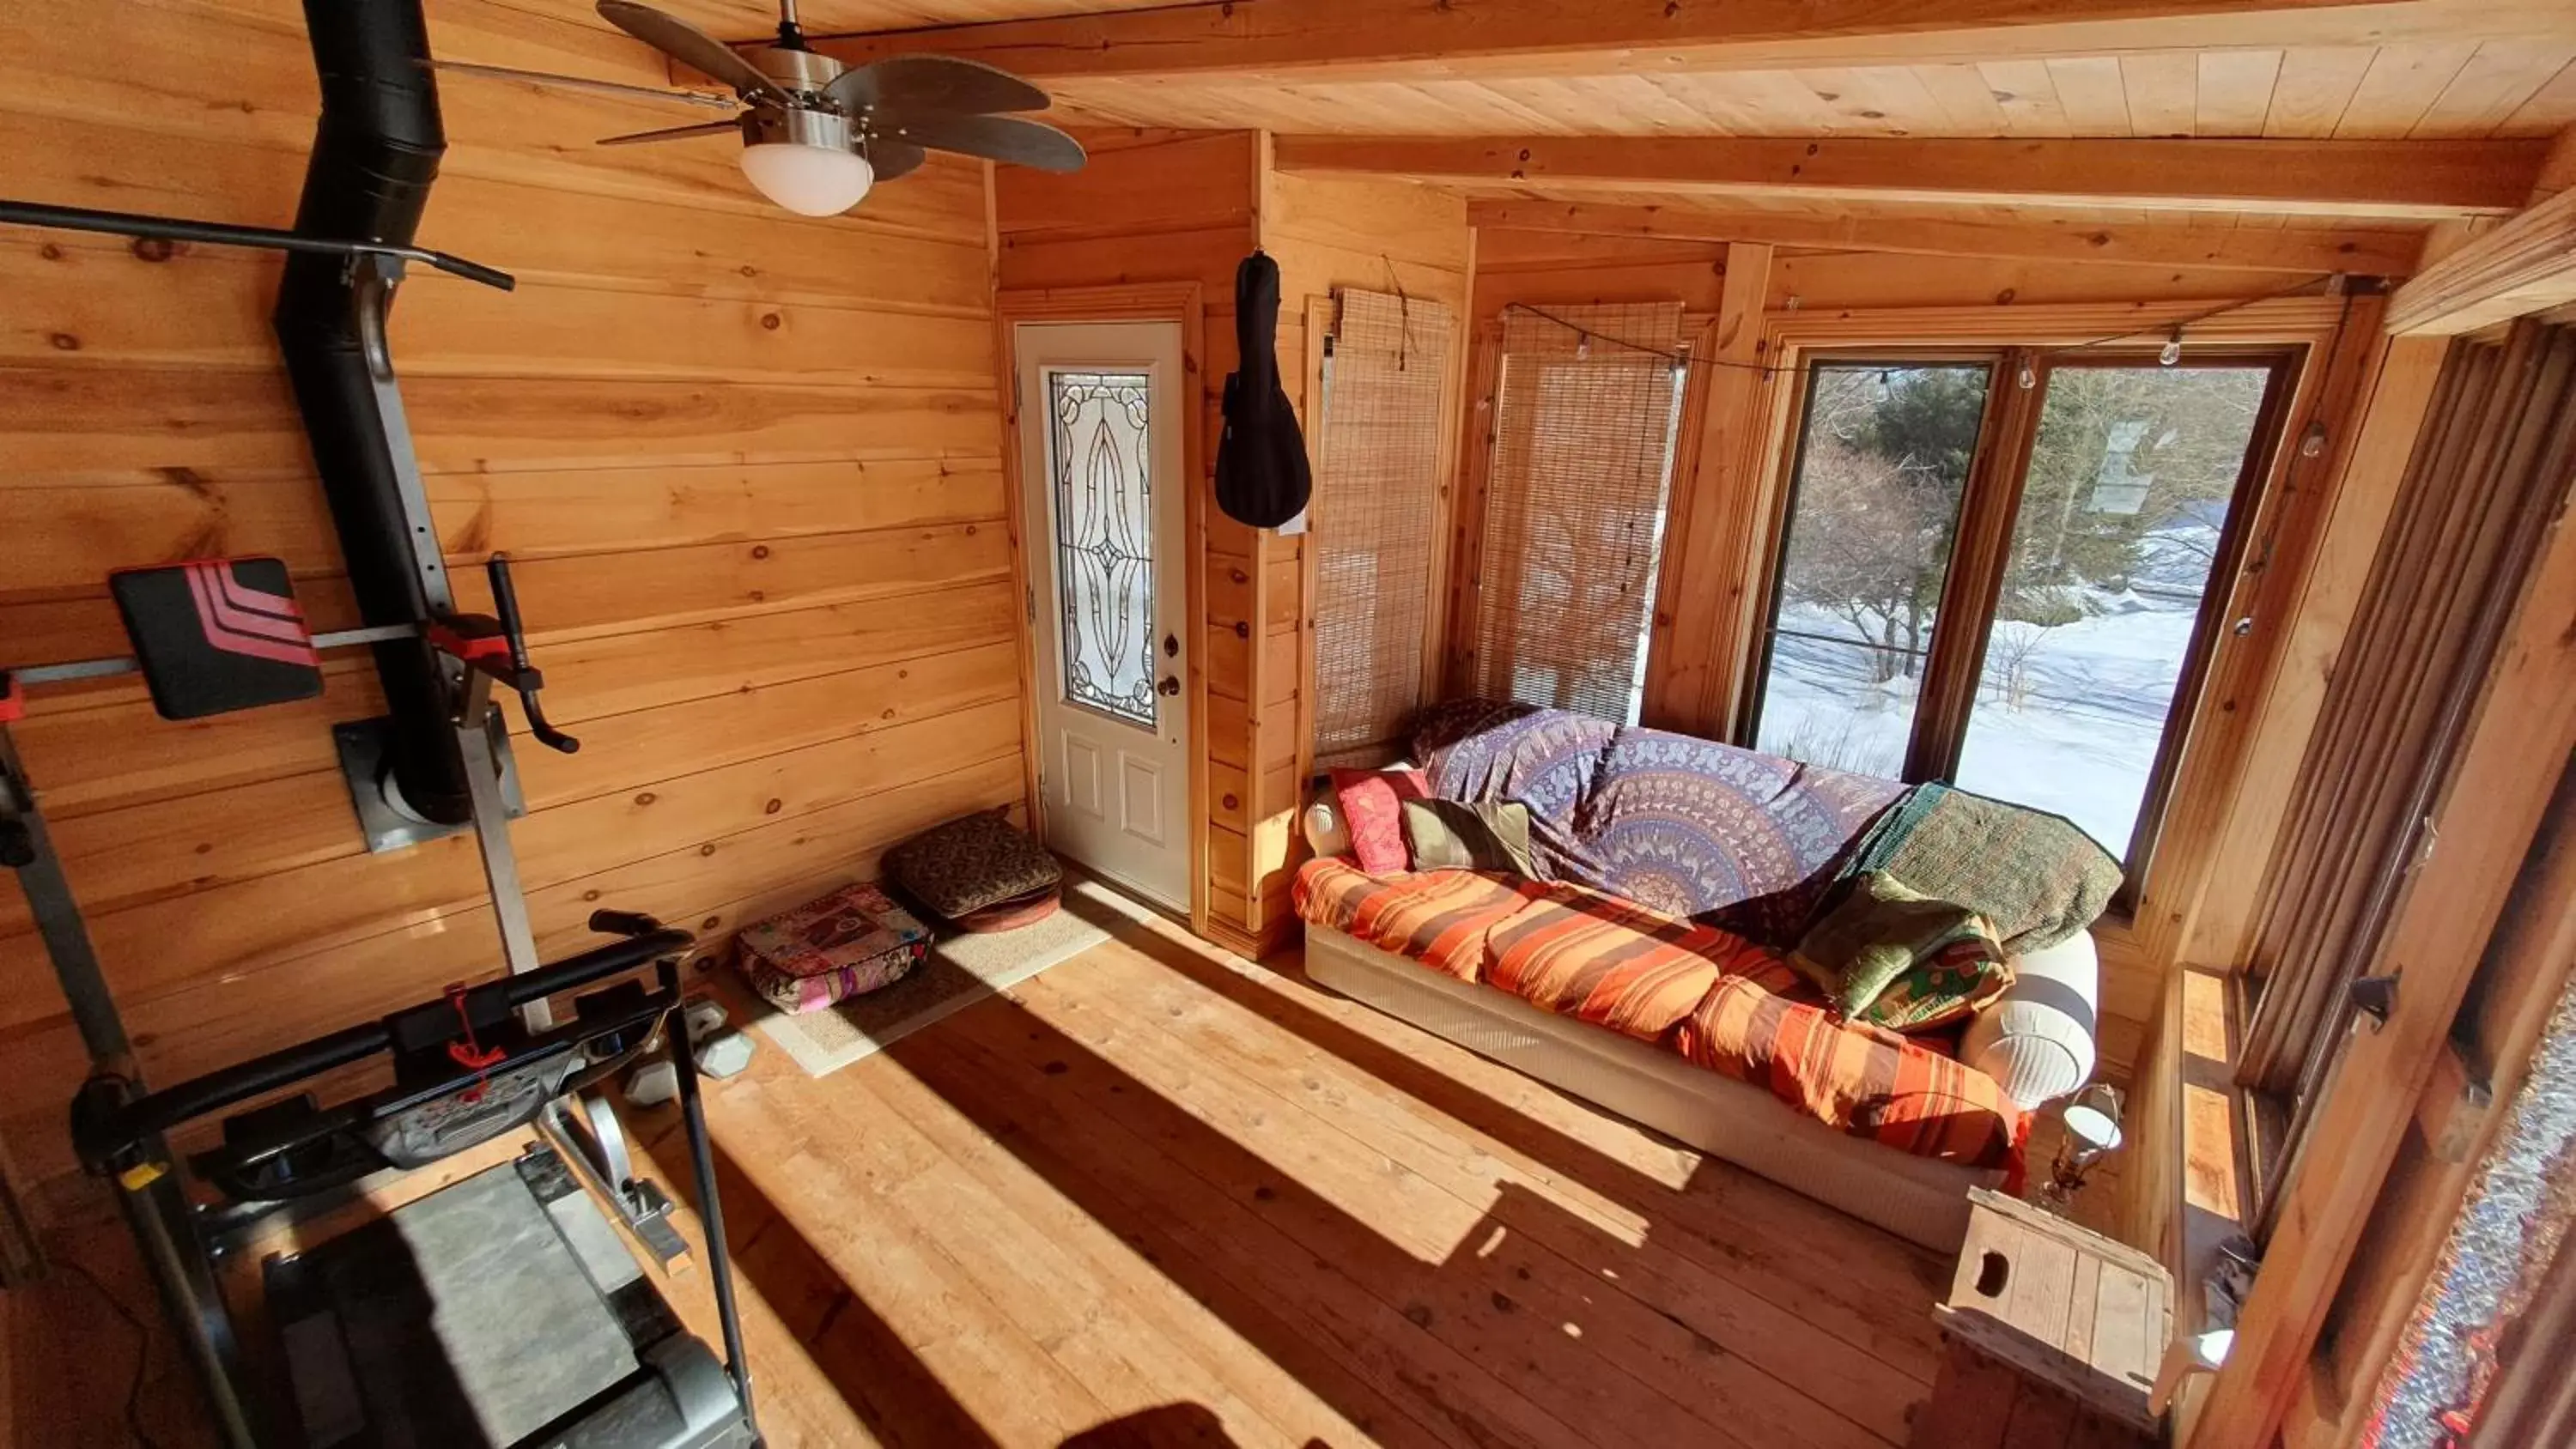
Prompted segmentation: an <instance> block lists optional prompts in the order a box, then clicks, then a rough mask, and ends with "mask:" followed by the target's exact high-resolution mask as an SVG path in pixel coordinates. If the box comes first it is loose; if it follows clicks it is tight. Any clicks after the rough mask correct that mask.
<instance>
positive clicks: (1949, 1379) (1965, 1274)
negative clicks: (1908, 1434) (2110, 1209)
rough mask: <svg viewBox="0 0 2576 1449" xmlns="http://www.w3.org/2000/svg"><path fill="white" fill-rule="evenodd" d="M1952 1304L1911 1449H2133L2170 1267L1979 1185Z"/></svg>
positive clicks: (2145, 1435)
mask: <svg viewBox="0 0 2576 1449" xmlns="http://www.w3.org/2000/svg"><path fill="white" fill-rule="evenodd" d="M1969 1198H1970V1201H1971V1202H1972V1203H1973V1204H1974V1209H1973V1211H1972V1213H1971V1215H1970V1217H1969V1222H1968V1236H1967V1240H1966V1242H1965V1243H1963V1244H1962V1245H1961V1246H1960V1249H1959V1267H1958V1273H1957V1276H1956V1277H1955V1278H1953V1279H1952V1281H1951V1285H1950V1297H1949V1300H1948V1301H1947V1302H1945V1303H1942V1304H1941V1305H1939V1306H1938V1307H1936V1308H1935V1309H1933V1316H1934V1317H1935V1318H1936V1319H1937V1320H1938V1321H1939V1322H1940V1325H1941V1330H1942V1334H1943V1336H1944V1337H1945V1338H1947V1339H1948V1341H1949V1352H1948V1356H1947V1357H1946V1358H1945V1359H1944V1360H1943V1363H1942V1367H1941V1375H1940V1379H1939V1381H1938V1382H1937V1383H1935V1384H1934V1386H1933V1390H1932V1397H1931V1399H1930V1400H1929V1401H1928V1402H1926V1403H1925V1404H1924V1405H1923V1407H1922V1408H1921V1409H1920V1410H1918V1411H1917V1413H1916V1415H1915V1418H1914V1424H1913V1434H1912V1443H1913V1444H1914V1445H1915V1446H1916V1449H1987V1446H2001V1445H2004V1444H2007V1443H2009V1444H2011V1445H2013V1446H2015V1449H2023V1446H2028V1449H2114V1446H2118V1449H2127V1446H2132V1445H2139V1444H2151V1443H2153V1442H2155V1439H2156V1435H2157V1432H2158V1426H2157V1416H2156V1415H2155V1414H2153V1413H2152V1412H2150V1411H2149V1409H2148V1406H2147V1401H2148V1395H2149V1393H2150V1391H2151V1390H2152V1389H2153V1388H2154V1386H2155V1376H2156V1364H2157V1362H2158V1360H2159V1359H2160V1358H2161V1357H2162V1356H2163V1353H2164V1346H2165V1343H2166V1341H2167V1340H2168V1339H2169V1338H2170V1337H2171V1336H2172V1329H2173V1284H2172V1280H2171V1279H2169V1278H2168V1277H2167V1276H2166V1274H2165V1270H2164V1267H2163V1265H2161V1264H2159V1263H2157V1262H2156V1261H2155V1260H2154V1259H2153V1258H2150V1257H2148V1256H2147V1255H2146V1254H2144V1253H2141V1252H2139V1251H2138V1250H2137V1249H2135V1248H2132V1247H2130V1246H2128V1245H2127V1244H2125V1243H2119V1242H2114V1241H2113V1240H2111V1239H2109V1238H2106V1237H2103V1236H2102V1235H2101V1234H2099V1233H2093V1232H2088V1231H2086V1230H2085V1229H2083V1228H2080V1227H2077V1226H2076V1225H2075V1224H2073V1223H2070V1222H2067V1221H2066V1220H2065V1219H2063V1218H2059V1217H2054V1216H2052V1215H2050V1214H2048V1213H2045V1212H2042V1211H2040V1210H2039V1209H2037V1208H2035V1207H2032V1206H2030V1205H2029V1204H2027V1203H2023V1202H2019V1201H2016V1200H2014V1199H2012V1198H2008V1197H2005V1196H2003V1195H2002V1194H2000V1193H1995V1192H1989V1191H1986V1190H1985V1189H1982V1188H1980V1189H1976V1190H1974V1191H1972V1192H1971V1193H1970V1194H1969Z"/></svg>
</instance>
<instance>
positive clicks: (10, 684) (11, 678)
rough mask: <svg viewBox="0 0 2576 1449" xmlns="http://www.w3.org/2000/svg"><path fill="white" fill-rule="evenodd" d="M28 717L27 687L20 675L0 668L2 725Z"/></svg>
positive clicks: (0, 715)
mask: <svg viewBox="0 0 2576 1449" xmlns="http://www.w3.org/2000/svg"><path fill="white" fill-rule="evenodd" d="M26 717H27V687H26V686H25V685H23V684H20V683H19V682H18V676H16V675H14V674H11V673H9V672H8V671H6V670H0V725H13V724H16V723H17V722H18V721H20V720H22V719H25V718H26Z"/></svg>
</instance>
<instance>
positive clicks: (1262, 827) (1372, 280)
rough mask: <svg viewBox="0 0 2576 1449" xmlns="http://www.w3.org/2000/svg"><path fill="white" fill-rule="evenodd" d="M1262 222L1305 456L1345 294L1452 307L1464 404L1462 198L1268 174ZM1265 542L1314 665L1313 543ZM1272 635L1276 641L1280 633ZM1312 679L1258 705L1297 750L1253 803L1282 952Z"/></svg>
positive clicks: (1297, 678)
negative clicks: (1325, 346) (1282, 725)
mask: <svg viewBox="0 0 2576 1449" xmlns="http://www.w3.org/2000/svg"><path fill="white" fill-rule="evenodd" d="M1260 223H1261V232H1260V239H1261V245H1262V248H1263V249H1264V250H1266V251H1268V252H1269V253H1270V255H1271V256H1272V257H1273V258H1275V259H1276V260H1277V261H1278V263H1279V273H1280V295H1281V296H1282V298H1284V299H1285V300H1284V302H1283V304H1282V306H1281V309H1280V310H1281V318H1280V328H1279V372H1280V377H1281V378H1282V380H1283V381H1284V383H1285V385H1286V387H1287V389H1288V397H1289V400H1290V401H1291V402H1293V403H1294V404H1295V405H1296V408H1297V416H1298V418H1299V419H1300V420H1301V421H1302V422H1303V423H1304V424H1305V425H1306V430H1307V442H1308V445H1309V448H1310V450H1311V448H1312V445H1313V442H1314V436H1315V428H1316V424H1317V415H1316V408H1317V406H1318V405H1319V403H1320V399H1319V398H1318V397H1317V396H1316V389H1317V387H1318V385H1319V381H1320V380H1319V379H1318V378H1317V377H1315V376H1314V375H1313V374H1312V373H1311V372H1310V370H1309V362H1310V359H1314V358H1319V357H1320V356H1321V355H1322V353H1321V347H1320V345H1319V340H1318V339H1314V338H1310V337H1308V336H1307V335H1306V330H1307V321H1308V319H1309V318H1329V317H1331V316H1332V315H1333V314H1332V310H1331V298H1332V295H1333V293H1334V291H1335V290H1336V289H1338V288H1342V287H1356V288H1360V289H1362V290H1366V291H1373V292H1396V293H1400V294H1402V295H1404V296H1408V297H1418V298H1425V299H1428V300H1431V301H1435V302H1438V303H1440V304H1441V305H1442V306H1444V307H1447V308H1448V309H1449V313H1450V316H1451V317H1452V318H1453V319H1455V321H1456V323H1457V325H1455V326H1453V328H1452V329H1451V332H1450V350H1449V355H1448V356H1447V357H1444V358H1442V359H1441V360H1440V365H1441V368H1442V370H1443V375H1444V376H1445V377H1446V378H1447V379H1448V380H1449V381H1448V384H1447V392H1448V397H1449V398H1450V399H1451V404H1450V407H1451V408H1452V409H1454V408H1455V406H1456V401H1455V400H1456V399H1458V398H1461V397H1463V396H1464V395H1465V381H1464V373H1465V370H1466V365H1467V329H1466V326H1465V319H1466V312H1467V293H1468V287H1469V283H1470V280H1471V276H1472V273H1473V270H1474V264H1475V247H1474V233H1473V232H1471V231H1470V230H1469V229H1468V226H1467V207H1466V203H1465V202H1464V201H1463V200H1461V199H1460V198H1458V197H1457V196H1454V195H1450V194H1448V193H1444V192H1439V191H1434V190H1432V189H1431V188H1429V187H1425V186H1420V185H1415V184H1413V183H1410V182H1402V181H1374V180H1366V179H1362V178H1356V177H1323V176H1297V175H1281V174H1278V173H1275V172H1274V173H1270V174H1269V175H1268V182H1267V185H1265V186H1264V188H1263V191H1262V206H1261V217H1260ZM1318 303H1320V305H1318ZM1291 319H1294V326H1293V327H1292V325H1291ZM1457 439H1458V429H1457V428H1456V427H1455V426H1454V425H1453V426H1444V427H1443V428H1442V429H1441V440H1442V443H1441V447H1442V452H1441V459H1440V473H1441V478H1442V482H1441V485H1440V494H1439V505H1438V506H1439V507H1440V508H1441V510H1442V512H1443V515H1444V518H1445V514H1446V511H1447V509H1448V508H1449V506H1450V500H1451V499H1452V497H1453V496H1454V495H1455V492H1456V482H1455V480H1456V478H1457V463H1458V460H1457V456H1456V451H1457ZM1431 536H1432V538H1433V539H1435V540H1439V539H1445V538H1446V537H1447V536H1448V529H1447V527H1446V526H1445V523H1444V522H1443V521H1442V520H1435V521H1434V523H1433V527H1432V533H1431ZM1263 539H1264V544H1265V547H1266V549H1267V553H1266V554H1265V556H1264V560H1265V561H1264V568H1265V569H1266V570H1267V571H1268V572H1269V574H1270V576H1271V577H1272V578H1274V579H1281V578H1285V577H1289V576H1290V574H1288V573H1285V572H1283V564H1286V565H1290V566H1292V567H1293V576H1294V577H1295V578H1296V579H1297V580H1298V584H1299V588H1300V591H1301V592H1300V593H1299V594H1298V595H1297V596H1296V597H1297V599H1298V600H1299V603H1298V606H1297V608H1296V611H1295V614H1294V615H1293V617H1291V616H1289V615H1288V613H1287V610H1286V609H1284V608H1283V607H1281V606H1280V604H1279V602H1278V599H1277V594H1276V588H1275V586H1274V592H1273V598H1272V605H1271V608H1270V610H1269V618H1270V620H1271V627H1272V628H1273V629H1278V628H1282V627H1285V628H1288V629H1291V630H1293V631H1294V632H1295V634H1297V635H1299V636H1302V637H1301V638H1300V639H1299V640H1298V641H1297V643H1296V651H1297V652H1296V656H1295V657H1297V658H1300V659H1311V658H1312V656H1313V654H1314V627H1315V609H1314V602H1313V600H1311V599H1308V598H1306V597H1305V596H1304V593H1303V592H1302V591H1303V590H1305V589H1308V588H1311V587H1312V581H1313V577H1314V571H1313V570H1312V569H1311V568H1309V567H1307V564H1308V562H1309V560H1308V558H1307V554H1306V549H1307V545H1308V543H1309V540H1310V539H1311V535H1298V536H1295V537H1289V538H1281V537H1278V536H1277V535H1274V534H1265V535H1263ZM1439 578H1440V574H1439V571H1438V570H1437V568H1436V567H1435V571H1434V583H1433V587H1432V593H1433V597H1434V599H1435V600H1436V599H1438V598H1439V597H1440V596H1441V594H1442V592H1443V590H1442V587H1441V585H1440V584H1439V582H1438V579H1439ZM1270 637H1274V638H1276V637H1280V636H1278V635H1277V634H1275V633H1274V634H1273V635H1271V636H1270ZM1311 678H1312V671H1311V670H1305V669H1300V670H1298V671H1297V672H1296V673H1294V674H1292V675H1291V676H1290V678H1289V679H1288V680H1286V681H1285V682H1284V685H1282V686H1274V687H1273V688H1271V689H1269V690H1266V691H1265V692H1266V693H1270V694H1273V695H1274V696H1275V695H1277V694H1278V693H1279V692H1280V690H1281V689H1282V688H1286V687H1293V688H1294V689H1296V690H1297V691H1300V693H1299V694H1297V695H1291V696H1289V697H1287V698H1285V699H1284V700H1283V699H1279V698H1275V697H1274V698H1273V699H1270V700H1266V701H1265V702H1264V703H1263V706H1262V707H1263V709H1264V710H1265V712H1267V711H1271V710H1281V709H1284V710H1286V711H1287V712H1288V713H1289V715H1290V718H1291V721H1292V723H1291V726H1290V727H1291V729H1292V730H1293V731H1294V738H1295V739H1296V741H1297V745H1298V753H1297V758H1296V760H1295V761H1294V762H1293V764H1292V765H1291V766H1290V767H1289V768H1288V769H1286V770H1285V771H1281V770H1278V769H1275V768H1274V769H1272V770H1270V771H1266V772H1265V773H1264V774H1263V776H1262V778H1261V780H1260V781H1259V782H1258V783H1257V784H1256V786H1255V788H1254V790H1253V793H1252V797H1251V798H1252V800H1253V802H1254V803H1253V809H1252V811H1251V812H1250V818H1249V822H1248V823H1249V827H1250V837H1251V846H1252V852H1253V861H1254V866H1253V873H1254V881H1255V884H1256V887H1257V890H1256V894H1257V895H1258V897H1259V899H1258V901H1257V909H1258V910H1259V912H1260V931H1261V934H1262V936H1263V938H1264V940H1265V942H1266V943H1276V942H1277V941H1279V940H1280V939H1282V938H1283V937H1284V936H1285V935H1286V934H1287V933H1288V932H1289V931H1290V930H1291V928H1292V927H1293V925H1294V920H1293V917H1292V915H1291V913H1290V911H1289V908H1288V883H1289V877H1290V870H1289V867H1290V866H1292V865H1293V864H1294V863H1295V862H1297V861H1299V860H1302V859H1304V858H1305V853H1306V852H1305V846H1304V842H1303V840H1302V839H1301V838H1299V835H1298V832H1297V829H1296V818H1297V810H1298V807H1299V806H1300V805H1301V804H1302V803H1303V797H1304V791H1305V781H1306V779H1307V777H1308V775H1309V774H1310V773H1311V770H1312V765H1313V759H1314V752H1313V738H1314V711H1313V701H1312V699H1311V697H1309V696H1308V695H1307V694H1306V693H1305V692H1306V691H1308V690H1309V689H1310V681H1311Z"/></svg>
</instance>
